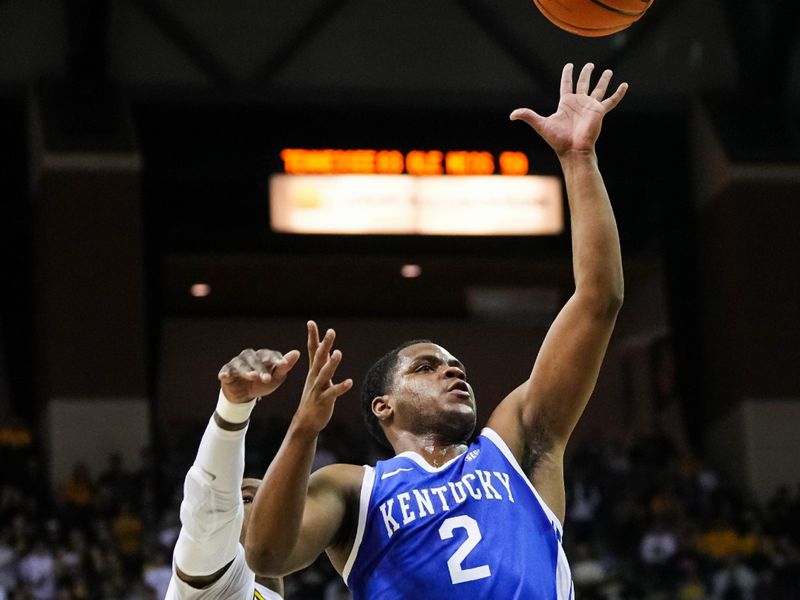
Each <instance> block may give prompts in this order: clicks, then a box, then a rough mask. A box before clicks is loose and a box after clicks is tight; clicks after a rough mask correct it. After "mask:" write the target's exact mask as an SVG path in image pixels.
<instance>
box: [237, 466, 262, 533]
mask: <svg viewBox="0 0 800 600" xmlns="http://www.w3.org/2000/svg"><path fill="white" fill-rule="evenodd" d="M260 486H261V480H260V479H258V478H257V477H245V478H244V479H242V502H243V503H244V520H243V521H242V531H241V533H240V534H239V541H240V542H241V543H242V544H244V536H245V532H246V531H247V525H248V523H249V522H250V513H251V512H252V510H253V498H255V497H256V492H257V491H258V488H259V487H260Z"/></svg>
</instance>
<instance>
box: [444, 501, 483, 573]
mask: <svg viewBox="0 0 800 600" xmlns="http://www.w3.org/2000/svg"><path fill="white" fill-rule="evenodd" d="M455 529H464V530H466V532H467V539H466V540H464V543H463V544H461V545H460V546H459V547H458V549H457V550H456V551H455V552H454V553H453V556H451V557H450V558H448V559H447V568H448V569H449V570H450V580H451V581H452V582H453V583H454V584H456V583H465V582H467V581H475V580H476V579H485V578H486V577H491V575H492V572H491V570H490V569H489V565H481V566H480V567H470V568H468V569H465V568H464V567H462V566H461V564H462V563H463V562H464V560H465V559H466V558H467V555H468V554H469V553H470V552H472V551H473V550H474V549H475V546H477V545H478V542H480V541H481V538H482V537H483V536H481V530H480V529H479V528H478V522H477V521H476V520H475V519H473V518H472V517H470V516H468V515H459V516H457V517H450V518H449V519H446V520H445V521H444V522H443V523H442V526H441V527H439V537H440V538H442V539H443V540H449V539H451V538H452V537H453V531H454V530H455Z"/></svg>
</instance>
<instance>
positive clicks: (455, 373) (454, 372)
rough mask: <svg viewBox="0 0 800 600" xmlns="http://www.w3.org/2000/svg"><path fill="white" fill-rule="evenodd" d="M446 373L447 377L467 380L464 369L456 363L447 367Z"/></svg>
mask: <svg viewBox="0 0 800 600" xmlns="http://www.w3.org/2000/svg"><path fill="white" fill-rule="evenodd" d="M444 374H445V377H455V378H457V379H460V380H462V381H466V380H467V374H466V373H464V371H462V370H461V369H459V368H458V367H457V366H455V365H450V366H449V367H447V369H445V372H444Z"/></svg>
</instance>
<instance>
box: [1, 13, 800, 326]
mask: <svg viewBox="0 0 800 600" xmlns="http://www.w3.org/2000/svg"><path fill="white" fill-rule="evenodd" d="M798 6H800V5H799V4H798V3H797V2H795V1H792V0H780V1H775V2H769V3H765V2H760V1H758V0H693V1H689V0H655V2H654V3H653V5H652V7H651V8H650V10H649V11H648V12H647V13H646V14H645V15H644V17H643V18H642V19H641V20H640V21H639V22H638V23H636V24H635V25H633V26H632V27H631V28H629V29H628V30H626V31H623V32H621V33H619V34H616V35H613V36H609V37H606V38H592V39H589V38H579V37H577V36H574V35H571V34H568V33H565V32H563V31H561V30H559V29H557V28H556V27H554V26H553V25H552V24H551V23H550V22H549V21H547V20H546V19H545V18H544V17H543V16H542V15H541V14H539V12H538V11H537V10H536V8H535V6H534V5H533V3H532V2H531V1H530V0H434V1H431V0H404V1H403V2H397V1H394V2H390V1H388V0H308V1H304V2H297V1H296V0H238V1H234V2H225V3H219V2H215V1H212V0H191V1H189V0H118V1H115V2H110V1H109V0H64V1H63V2H61V3H54V2H50V1H48V0H0V57H2V58H1V59H0V86H2V88H0V89H5V90H8V91H9V92H8V93H9V94H11V95H13V94H15V93H17V94H19V93H24V90H27V89H29V87H30V85H29V84H31V83H35V82H39V86H38V88H37V89H38V92H39V94H38V95H39V98H40V100H41V106H42V109H43V112H44V117H45V118H44V125H45V129H46V137H47V143H48V144H49V145H50V146H51V147H60V148H64V149H68V150H73V151H74V150H77V151H80V150H104V151H118V150H123V151H131V152H134V153H137V154H139V155H140V156H141V157H142V160H143V163H144V196H145V199H144V202H145V212H146V215H147V219H146V227H147V228H148V229H147V239H148V242H149V243H150V244H151V248H150V249H149V251H148V256H150V257H151V260H152V261H154V262H153V263H152V264H150V265H149V268H148V271H149V272H151V273H156V274H157V275H156V276H155V277H154V279H153V280H152V281H151V282H150V287H151V289H154V290H157V291H158V292H159V293H160V295H161V298H162V305H163V308H164V309H165V310H166V311H167V312H175V313H184V312H198V311H199V312H201V313H202V312H203V311H208V312H209V313H218V312H220V311H221V312H225V311H228V312H238V313H241V312H244V313H259V312H261V311H263V310H264V307H265V306H270V307H271V309H272V310H274V311H276V312H278V313H279V314H283V313H288V312H292V311H296V310H299V309H298V308H297V304H296V302H295V300H294V298H295V297H297V296H301V297H305V298H315V296H314V293H315V285H316V281H317V279H318V278H319V277H322V276H323V274H324V272H334V273H337V274H338V275H339V276H340V277H341V278H343V279H344V280H347V281H350V282H354V283H355V285H354V286H353V287H352V288H350V289H351V290H353V291H351V293H345V292H342V294H343V296H342V297H343V298H345V299H342V300H340V301H339V302H338V303H337V302H331V301H330V299H327V300H326V299H315V300H313V302H312V301H310V300H309V302H310V303H311V305H312V306H304V307H303V309H304V310H305V309H307V308H311V307H313V305H314V302H316V304H317V305H325V306H327V307H329V308H330V309H331V310H333V308H332V307H334V306H339V309H338V312H339V313H340V314H346V313H348V312H350V313H357V314H365V313H368V314H369V312H370V309H371V307H373V306H374V305H375V302H374V301H375V299H374V298H371V297H370V294H369V289H370V286H373V285H375V284H376V283H377V284H385V285H387V286H391V285H395V283H396V278H397V277H398V275H397V273H398V270H399V268H400V266H401V265H402V264H404V263H406V262H414V261H416V262H425V260H426V257H428V258H427V260H428V261H429V264H427V265H422V266H423V268H424V269H425V270H424V271H423V274H424V275H423V276H424V277H425V278H427V277H428V276H429V274H430V273H436V274H437V275H436V277H437V279H436V283H432V280H430V279H427V281H426V285H428V286H431V285H433V288H430V289H434V288H438V289H440V291H441V294H440V296H439V299H440V300H441V302H438V303H437V306H440V309H439V310H440V312H445V311H446V310H447V308H446V307H451V306H453V304H452V302H451V301H452V300H453V297H454V296H458V297H460V298H462V302H461V304H459V305H458V306H456V308H455V313H456V314H461V313H463V312H464V311H465V310H467V308H468V307H467V300H466V297H467V295H468V294H467V292H466V290H467V288H468V287H469V286H473V287H474V286H486V285H497V286H512V287H514V286H518V287H519V286H522V287H525V286H529V285H531V284H532V282H533V283H535V284H545V285H552V286H556V287H557V288H558V289H560V290H562V291H564V290H566V289H567V288H568V287H569V262H568V260H565V259H567V258H568V253H569V241H568V237H567V235H563V236H559V237H558V238H557V239H553V240H529V241H524V240H523V241H520V240H513V239H504V240H494V241H493V240H470V239H463V238H459V239H456V240H455V241H453V240H424V239H420V238H392V239H388V240H387V239H378V238H359V239H350V240H340V239H337V240H334V239H330V238H324V237H323V238H314V239H310V238H307V237H303V236H294V237H293V236H279V235H273V234H271V233H270V232H269V231H268V225H267V223H268V214H267V210H268V209H267V194H266V191H265V186H266V182H267V179H268V176H269V169H268V168H267V167H266V166H265V165H266V163H267V162H268V161H269V157H270V153H271V152H274V150H275V148H279V147H280V146H281V144H282V143H283V142H284V140H285V139H287V138H289V137H291V136H292V135H295V134H296V133H297V132H304V133H306V134H307V135H306V139H308V140H312V141H313V140H315V139H319V140H325V141H326V143H330V144H334V143H335V142H331V139H336V138H335V136H333V135H332V134H331V132H336V131H338V132H340V133H342V132H344V131H346V132H347V135H350V134H352V135H353V136H354V139H357V140H359V142H358V143H369V142H364V141H363V140H370V139H374V140H377V141H375V142H374V143H375V144H378V143H384V144H391V143H392V142H393V141H394V140H397V139H399V138H398V137H394V138H393V137H392V135H395V136H400V135H401V133H403V134H405V135H406V136H407V138H406V139H404V140H403V143H406V144H413V138H414V136H415V135H416V136H417V138H416V139H418V140H423V139H424V140H426V142H427V143H428V144H429V146H430V147H436V145H437V143H436V140H437V139H442V140H452V139H458V137H459V135H461V136H463V135H464V131H467V132H469V134H470V135H473V134H474V137H475V139H476V140H491V139H492V138H493V136H494V137H496V138H497V139H499V140H502V141H503V142H506V141H507V142H508V143H511V144H515V145H519V144H524V143H531V144H533V153H534V155H535V156H540V155H541V156H542V157H543V158H542V159H541V162H540V163H538V164H537V168H539V165H544V166H543V167H542V168H544V169H548V168H550V169H552V168H553V166H552V161H551V163H548V158H546V157H545V153H543V152H542V149H541V148H537V147H536V146H535V141H534V142H528V141H521V140H523V138H522V135H523V134H522V133H521V131H522V129H521V128H516V129H515V130H513V131H512V130H511V129H510V126H509V125H507V124H506V123H504V122H503V120H504V117H505V115H506V114H507V113H508V111H509V110H510V109H512V108H514V107H516V106H518V105H520V104H527V105H531V106H533V107H536V108H539V109H541V110H545V111H546V110H548V108H549V107H552V106H553V105H554V100H555V98H554V94H553V91H554V90H555V89H556V85H557V81H558V76H559V72H560V69H561V66H562V64H563V63H564V62H565V61H572V62H574V63H576V64H581V63H583V62H586V61H592V62H595V63H596V64H597V65H598V67H601V66H602V67H610V68H613V69H614V70H615V71H616V72H617V74H618V77H619V78H620V80H623V79H624V80H626V81H628V82H629V83H630V85H631V92H630V93H629V95H628V97H627V98H626V100H625V105H624V108H623V109H621V110H620V111H618V112H617V113H616V114H615V115H614V116H613V120H614V123H613V125H612V123H611V119H610V122H609V124H608V126H607V128H606V131H604V136H603V139H602V141H601V144H603V146H602V148H601V156H602V160H603V168H604V173H605V175H606V179H607V183H608V185H609V187H610V188H611V189H613V190H614V193H613V196H614V201H615V207H616V210H617V214H618V218H619V220H620V225H621V230H622V232H623V233H622V235H623V245H624V247H625V251H626V256H627V257H628V258H629V259H632V260H641V261H644V263H646V264H651V262H652V259H653V257H654V256H657V255H658V253H659V252H661V251H662V250H663V248H661V247H660V241H659V240H661V239H662V238H664V237H665V236H667V235H669V234H670V232H669V231H667V230H668V228H670V227H672V226H673V224H674V223H675V222H678V221H680V220H681V219H682V218H685V217H686V216H687V211H688V210H690V207H689V205H688V203H687V200H686V198H688V197H689V196H690V195H691V169H690V168H689V165H690V160H689V158H688V155H689V142H688V134H687V131H686V130H687V128H688V116H687V115H688V113H689V107H690V106H691V104H692V102H693V101H694V100H695V99H696V98H698V97H700V96H703V95H715V97H717V98H719V97H721V98H726V99H727V98H736V99H737V100H736V101H737V103H738V104H737V105H740V106H744V107H746V108H745V111H746V110H747V109H748V108H750V107H756V106H759V107H760V104H758V103H757V102H756V101H755V100H754V98H757V97H758V96H759V95H760V96H761V100H763V98H764V97H767V98H768V99H769V102H770V103H773V104H776V105H778V106H782V107H789V108H790V109H791V107H793V106H795V105H796V104H797V102H796V101H795V100H796V99H797V98H798V96H800V39H798V29H799V28H800V8H798ZM20 90H23V92H20ZM723 104H725V103H723ZM762 104H764V103H763V102H762ZM131 106H132V111H131V110H130V109H129V108H128V107H131ZM718 106H721V105H718ZM724 108H726V109H727V107H724ZM728 110H729V109H728ZM729 112H730V110H729ZM752 112H754V111H752ZM789 112H791V114H792V115H794V116H793V117H788V118H789V119H791V118H794V121H792V120H788V121H786V122H785V123H787V124H788V126H784V125H778V126H775V129H777V130H782V131H784V132H785V131H789V132H791V131H796V130H797V129H798V121H797V118H796V115H797V111H796V110H794V111H793V112H792V110H790V111H789ZM737 116H738V113H735V114H734V116H733V117H731V118H736V117H737ZM748 118H749V117H748ZM337 123H338V124H339V129H337V127H336V125H337ZM781 123H784V121H781ZM758 127H759V126H758V125H755V126H752V127H751V129H752V130H755V129H758ZM460 129H461V130H462V131H459V130H460ZM278 132H280V133H278ZM317 134H318V137H317V138H315V135H317ZM326 136H327V137H326ZM342 136H343V137H342V138H340V139H343V140H344V139H345V137H346V135H345V134H344V133H342ZM437 136H438V137H437ZM530 137H531V136H528V137H527V138H524V139H525V140H529V139H530ZM734 137H735V136H734ZM789 137H792V136H789ZM408 138H411V139H408ZM352 139H353V138H351V141H350V143H356V142H353V141H352ZM792 139H795V138H792ZM739 141H740V142H741V140H739ZM736 142H737V140H735V139H734V140H732V142H731V144H732V145H734V146H735V145H736ZM309 143H311V142H309ZM319 143H322V142H319ZM476 143H477V142H476ZM486 143H488V142H486ZM740 145H742V144H741V143H740ZM748 145H749V139H748V140H746V141H745V144H744V146H748ZM788 145H789V146H791V145H792V143H791V142H790V143H789V144H788ZM550 160H551V159H550ZM221 212H224V213H226V214H238V215H241V216H240V217H239V218H238V220H237V222H236V223H234V224H232V223H224V225H225V226H224V227H220V218H219V215H220V213H221ZM152 257H155V258H152ZM364 260H366V261H367V263H363V261H364ZM476 260H477V262H475V261H476ZM480 260H487V261H490V263H489V264H488V266H486V267H485V268H484V267H480V264H481V263H480ZM309 261H310V262H311V263H313V264H316V265H321V266H318V267H314V268H313V269H311V270H312V271H313V273H315V274H316V276H315V275H313V274H309V275H308V276H307V277H297V278H295V281H294V286H293V287H292V289H291V291H287V292H285V293H282V294H281V293H277V292H276V289H275V286H274V285H273V286H270V285H269V284H268V283H264V284H263V288H259V290H260V291H259V292H257V293H252V294H249V295H243V294H242V293H241V290H245V289H247V286H248V285H252V281H254V280H255V281H260V282H269V281H270V280H271V278H272V277H273V276H274V275H275V273H276V270H277V271H278V272H281V270H285V271H286V273H284V275H286V274H291V273H297V272H300V271H301V270H303V269H306V271H305V272H307V273H308V269H309V268H310V267H309ZM359 261H362V262H361V263H359ZM491 261H498V262H497V265H498V266H497V267H496V268H494V267H492V266H491ZM532 262H538V263H539V264H541V265H544V266H543V267H540V268H535V269H534V270H536V271H537V273H538V274H536V275H532V274H531V267H530V265H531V263H532ZM473 263H474V264H475V265H478V266H476V268H474V269H472V270H471V271H470V269H469V267H471V266H472V265H473ZM232 264H235V265H236V267H235V268H232V267H231V265H232ZM361 264H367V266H366V267H362V266H361ZM548 265H549V266H548ZM467 272H470V273H471V275H470V276H469V277H467V274H466V273H467ZM213 277H217V281H218V282H219V285H217V287H216V288H215V289H216V292H215V293H217V294H220V295H219V296H217V300H216V301H215V302H216V303H215V302H206V303H205V304H204V305H198V304H196V301H195V300H193V299H191V298H190V297H189V296H188V294H187V289H188V286H189V285H190V284H191V282H193V281H196V280H198V279H201V278H206V279H209V278H213ZM225 290H227V298H228V300H224V298H225ZM356 290H357V292H358V293H356ZM453 290H458V293H457V294H453ZM425 302H428V301H427V300H425V299H420V298H419V297H418V295H415V294H399V295H397V296H396V297H392V298H386V299H385V303H384V304H383V305H384V306H386V307H395V310H394V312H393V313H392V314H403V313H404V312H409V313H417V312H419V311H424V310H430V306H426V305H425ZM198 306H201V307H204V308H198ZM387 310H388V309H387ZM390 312H392V311H390ZM373 313H374V311H373Z"/></svg>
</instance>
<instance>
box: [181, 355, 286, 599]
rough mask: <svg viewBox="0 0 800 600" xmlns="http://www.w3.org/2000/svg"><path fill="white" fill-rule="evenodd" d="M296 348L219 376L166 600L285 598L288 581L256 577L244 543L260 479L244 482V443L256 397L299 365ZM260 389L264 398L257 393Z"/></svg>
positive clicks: (243, 362) (189, 483) (188, 483)
mask: <svg viewBox="0 0 800 600" xmlns="http://www.w3.org/2000/svg"><path fill="white" fill-rule="evenodd" d="M299 356H300V353H299V352H297V350H293V351H292V352H289V353H287V354H286V355H285V356H283V355H281V353H280V352H275V351H273V350H259V351H255V350H244V351H243V352H242V353H241V354H239V356H237V357H236V358H234V359H233V360H231V361H230V362H229V363H227V364H226V365H225V366H223V367H222V369H221V370H220V372H219V380H220V382H221V384H222V386H221V389H220V393H219V400H218V401H217V408H216V410H215V411H214V415H213V416H212V418H211V420H210V421H209V423H208V426H207V427H206V430H205V433H204V434H203V438H202V440H201V441H200V449H199V450H198V452H197V457H196V458H195V461H194V464H193V465H192V467H191V468H190V469H189V472H188V473H187V475H186V480H185V483H184V497H183V502H182V503H181V531H180V535H179V537H178V542H177V544H176V545H175V553H174V556H173V561H172V579H171V581H170V584H169V588H168V589H167V595H166V599H167V600H212V599H220V600H245V599H246V600H251V599H253V598H256V599H257V600H280V598H281V597H282V596H283V581H282V580H281V579H278V578H266V577H257V576H256V575H255V573H253V571H252V570H250V568H249V567H248V566H247V564H246V563H245V559H244V548H243V547H242V542H243V541H244V537H245V532H246V530H247V525H248V522H249V521H250V512H251V507H252V502H253V497H254V496H255V494H256V491H257V490H258V488H259V486H260V485H261V480H260V479H251V478H245V479H242V474H243V471H244V437H245V433H246V432H247V425H248V423H249V419H250V413H251V412H252V410H253V408H254V407H255V404H256V399H255V398H256V397H257V396H266V395H268V394H271V393H272V392H274V391H275V390H276V389H277V388H278V387H279V386H280V385H281V383H283V381H284V380H285V379H286V375H287V374H288V373H289V371H290V370H291V369H292V367H294V365H295V364H296V363H297V359H298V358H299ZM256 389H257V393H256V392H255V391H254V390H256Z"/></svg>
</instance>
